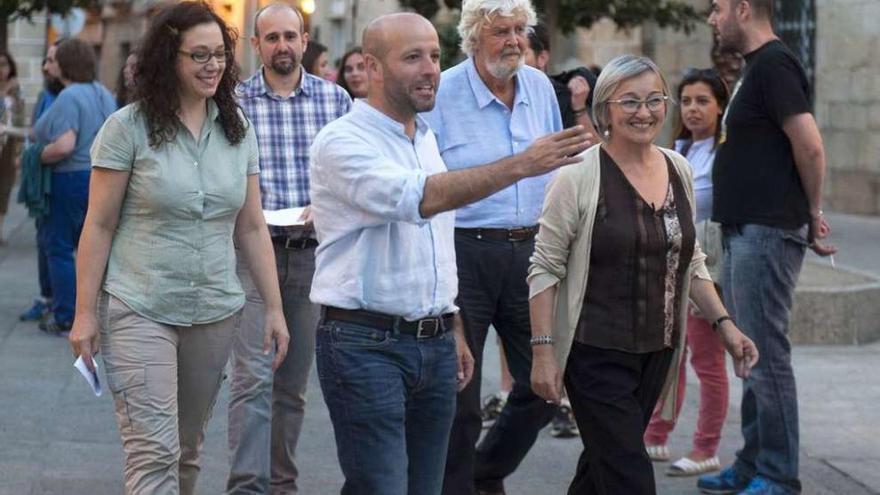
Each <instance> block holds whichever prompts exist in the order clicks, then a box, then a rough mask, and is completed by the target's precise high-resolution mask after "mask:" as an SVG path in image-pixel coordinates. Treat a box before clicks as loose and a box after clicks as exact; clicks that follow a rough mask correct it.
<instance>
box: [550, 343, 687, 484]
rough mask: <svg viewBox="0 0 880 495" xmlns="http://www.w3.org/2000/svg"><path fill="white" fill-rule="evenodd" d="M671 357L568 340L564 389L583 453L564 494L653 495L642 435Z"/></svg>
mask: <svg viewBox="0 0 880 495" xmlns="http://www.w3.org/2000/svg"><path fill="white" fill-rule="evenodd" d="M672 354H673V350H672V349H664V350H662V351H657V352H651V353H647V354H633V353H629V352H622V351H615V350H610V349H601V348H599V347H593V346H589V345H585V344H581V343H579V342H574V344H573V345H572V347H571V354H569V357H568V364H567V366H566V368H565V387H566V390H567V391H568V399H569V400H570V401H571V407H572V410H573V411H574V417H575V421H577V425H578V428H579V429H580V431H581V441H583V443H584V451H583V452H582V453H581V457H580V459H578V465H577V471H576V472H575V476H574V480H572V482H571V486H569V488H568V494H569V495H617V494H622V493H626V494H628V495H652V494H654V493H656V488H655V486H654V469H653V467H652V466H651V459H650V458H648V454H647V453H646V452H645V442H644V441H643V439H642V437H643V435H644V433H645V429H646V428H647V427H648V422H649V421H650V420H651V413H652V412H653V411H654V405H655V404H656V403H657V399H658V397H659V396H660V391H661V389H662V388H663V383H664V381H665V379H666V372H667V371H668V370H669V366H670V364H671V363H672Z"/></svg>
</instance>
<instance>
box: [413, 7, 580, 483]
mask: <svg viewBox="0 0 880 495" xmlns="http://www.w3.org/2000/svg"><path fill="white" fill-rule="evenodd" d="M536 22H537V19H536V15H535V10H534V8H533V6H532V5H531V3H530V2H529V0H469V1H465V2H464V4H463V5H462V13H461V22H460V23H459V26H458V31H459V34H460V35H461V39H462V43H461V46H462V50H463V51H464V52H465V53H466V54H467V55H468V58H467V59H466V60H465V61H463V62H461V63H460V64H458V65H456V66H455V67H452V68H450V69H448V70H446V71H445V72H443V74H442V78H441V84H440V89H439V91H438V93H437V103H436V106H435V107H434V110H433V111H432V112H430V113H429V114H427V116H426V119H427V120H428V122H429V124H430V125H431V128H432V129H433V130H434V133H435V134H436V136H437V142H438V145H439V148H440V153H441V155H442V156H443V161H444V162H445V163H446V166H447V167H448V168H449V170H460V169H467V168H471V167H477V166H481V165H483V164H485V163H490V162H493V161H496V160H498V159H501V158H504V157H507V156H510V155H514V154H516V153H519V152H520V151H522V150H525V149H526V148H528V147H529V145H531V144H532V142H533V141H534V140H536V139H537V138H540V137H541V136H544V135H546V134H549V133H553V132H557V131H559V130H561V129H562V122H561V117H560V114H559V106H558V105H557V101H556V94H555V93H554V91H553V86H552V85H551V83H550V81H549V79H547V76H546V75H544V74H543V73H542V72H540V71H538V70H537V69H534V68H532V67H528V66H525V65H524V53H525V50H526V46H527V44H528V31H529V29H530V26H533V25H535V24H536ZM581 131H582V132H583V139H585V140H586V139H589V138H590V136H589V135H588V134H586V131H583V130H582V129H581ZM549 180H550V175H543V176H538V177H531V178H527V179H523V180H520V181H518V182H516V183H514V184H512V185H511V186H509V187H507V188H505V189H503V190H501V191H498V192H497V193H495V194H493V195H491V196H489V197H488V198H486V199H483V200H481V201H477V202H475V203H473V204H470V205H468V206H465V207H463V208H460V209H458V210H457V213H456V220H455V227H456V228H455V251H456V257H457V265H458V279H459V294H458V299H457V304H458V306H459V307H460V308H461V316H462V319H463V321H464V327H465V335H466V338H467V341H468V344H469V346H470V348H471V352H472V353H473V355H474V358H475V361H476V365H475V373H474V379H473V380H472V381H471V382H470V384H469V385H468V386H467V387H466V388H465V389H464V390H462V391H461V392H460V393H459V396H458V406H457V407H458V410H457V412H456V418H455V423H454V425H453V428H452V433H451V437H450V441H449V453H448V456H447V462H446V476H445V480H444V487H443V491H444V493H447V494H454V495H467V494H473V493H480V494H483V493H486V494H497V493H504V485H503V480H504V478H505V477H506V476H507V475H509V474H510V473H512V472H513V471H514V470H515V469H516V467H517V466H518V465H519V463H520V462H521V461H522V459H523V457H525V455H526V453H527V452H528V451H529V449H530V448H531V446H532V445H533V444H534V442H535V439H536V438H537V435H538V431H540V429H541V428H543V427H544V426H545V425H546V424H547V423H548V422H549V421H550V419H551V418H552V416H553V414H554V411H555V410H556V406H554V405H553V404H547V403H546V402H545V401H544V400H543V399H541V398H539V397H538V396H536V395H535V394H534V393H533V392H532V391H531V389H530V387H529V373H530V369H531V362H532V351H531V345H530V337H531V333H530V332H531V330H530V325H529V307H528V292H529V291H528V287H527V285H526V272H527V270H528V267H529V257H530V256H531V254H532V251H533V249H534V237H535V234H536V233H537V231H538V226H537V225H538V217H539V216H540V213H541V206H542V203H543V200H544V189H545V186H546V185H547V183H548V181H549ZM489 325H493V326H494V327H495V330H496V331H497V333H498V335H499V337H500V338H501V341H502V343H503V347H504V352H505V355H506V357H507V362H508V365H509V368H510V371H511V374H512V375H513V378H514V382H515V384H514V387H513V390H512V391H511V393H510V395H509V397H508V399H507V403H506V404H505V406H504V409H503V411H502V412H501V415H500V417H499V418H498V420H497V421H496V422H495V424H494V425H493V426H492V428H491V429H490V430H489V432H488V434H487V435H486V437H485V438H484V440H483V441H482V442H481V443H480V445H479V447H476V443H477V439H478V438H479V436H480V430H481V426H482V422H481V419H480V367H481V362H482V354H483V345H484V344H485V341H486V334H487V332H488V328H489Z"/></svg>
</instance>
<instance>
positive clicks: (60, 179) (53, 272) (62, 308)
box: [44, 170, 90, 326]
mask: <svg viewBox="0 0 880 495" xmlns="http://www.w3.org/2000/svg"><path fill="white" fill-rule="evenodd" d="M89 176H90V172H89V171H88V170H82V171H76V172H57V173H54V174H52V192H51V194H50V195H49V216H48V218H47V219H46V223H45V230H44V235H45V238H44V242H45V245H46V257H47V258H46V259H47V261H48V266H49V280H50V281H51V283H52V295H53V296H54V298H53V299H52V312H53V313H54V315H55V322H56V323H58V324H59V325H66V326H69V325H70V324H72V323H73V312H74V306H75V304H76V268H75V265H74V257H73V255H74V251H76V246H77V244H79V236H80V234H81V233H82V229H83V223H84V222H85V219H86V207H87V206H88V203H89Z"/></svg>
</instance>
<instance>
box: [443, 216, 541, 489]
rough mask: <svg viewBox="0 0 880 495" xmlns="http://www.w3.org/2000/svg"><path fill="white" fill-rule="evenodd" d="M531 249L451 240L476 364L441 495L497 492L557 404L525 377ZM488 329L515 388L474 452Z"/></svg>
mask: <svg viewBox="0 0 880 495" xmlns="http://www.w3.org/2000/svg"><path fill="white" fill-rule="evenodd" d="M533 250H534V241H533V240H528V241H520V242H510V241H500V240H492V239H486V238H483V239H477V238H476V237H474V236H472V235H470V234H467V233H461V232H456V234H455V254H456V258H457V263H458V284H459V285H458V301H457V302H458V306H459V307H460V308H461V317H462V320H463V321H464V328H465V335H466V337H467V340H468V345H469V346H470V349H471V352H472V353H473V355H474V360H475V366H474V377H473V379H472V380H471V382H470V384H469V385H468V386H467V387H466V388H465V389H464V390H463V391H461V392H460V393H459V394H458V407H457V410H456V415H455V423H454V424H453V426H452V433H451V434H450V438H449V454H448V456H447V460H446V476H445V479H444V481H443V493H444V494H448V495H469V494H472V493H474V491H475V484H476V487H478V488H483V489H491V490H498V489H500V488H501V487H502V486H503V480H504V478H505V477H506V476H508V475H509V474H511V473H513V471H514V470H516V468H517V466H519V464H520V462H522V460H523V458H524V457H525V455H526V454H527V453H528V451H529V449H530V448H531V447H532V445H533V444H534V443H535V439H536V438H537V436H538V432H539V431H540V430H541V428H543V427H544V426H545V425H546V424H547V423H548V422H550V420H551V419H552V417H553V414H554V412H555V406H553V405H552V404H547V403H546V402H545V401H544V400H543V399H541V398H540V397H538V396H537V395H535V394H534V393H533V392H532V390H531V385H530V379H529V375H530V374H531V367H532V349H531V346H530V345H529V339H530V338H531V326H530V324H529V301H528V299H529V289H528V286H527V284H526V273H527V270H528V267H529V256H531V254H532V251H533ZM490 324H491V325H493V326H494V327H495V330H496V331H497V332H498V336H499V337H500V338H501V341H502V343H503V347H504V353H505V355H506V357H507V364H508V367H509V368H510V373H511V375H512V376H513V379H514V386H513V390H512V391H511V392H510V396H509V397H508V399H507V404H506V405H505V406H504V409H503V410H502V411H501V415H500V416H499V417H498V419H497V420H496V421H495V424H494V425H493V426H492V428H491V429H490V430H489V431H488V433H487V434H486V437H485V438H484V439H483V441H482V442H481V443H480V445H479V446H476V443H477V440H478V439H479V437H480V431H481V430H482V420H481V418H480V381H481V378H482V373H481V368H482V363H483V346H484V344H485V342H486V335H487V333H488V331H489V325H490Z"/></svg>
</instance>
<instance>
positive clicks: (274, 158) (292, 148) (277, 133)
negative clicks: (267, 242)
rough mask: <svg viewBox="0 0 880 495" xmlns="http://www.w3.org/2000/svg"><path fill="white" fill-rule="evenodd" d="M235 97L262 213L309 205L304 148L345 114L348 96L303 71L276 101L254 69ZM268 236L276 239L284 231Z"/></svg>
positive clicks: (307, 166) (334, 86) (276, 97)
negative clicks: (253, 146)
mask: <svg viewBox="0 0 880 495" xmlns="http://www.w3.org/2000/svg"><path fill="white" fill-rule="evenodd" d="M236 96H237V98H238V102H239V104H240V105H241V108H242V109H243V110H244V113H245V115H247V118H248V119H249V120H250V121H251V122H252V123H253V125H254V129H255V130H256V133H257V141H258V143H259V149H260V192H261V194H262V198H263V209H265V210H280V209H283V208H295V207H299V206H307V205H309V204H310V203H311V200H310V198H309V147H310V146H311V145H312V141H313V140H314V139H315V136H316V135H317V134H318V131H320V130H321V128H323V127H324V126H325V125H327V124H328V123H329V122H332V121H334V120H336V119H337V118H339V117H341V116H343V115H345V114H346V113H348V111H349V109H350V108H351V98H350V97H349V96H348V93H346V92H345V90H344V89H342V88H340V87H339V86H337V85H335V84H333V83H332V82H329V81H325V80H323V79H320V78H318V77H315V76H313V75H311V74H309V73H307V72H306V71H304V70H303V71H302V78H301V79H300V84H299V87H298V88H297V89H296V91H294V92H293V93H291V94H290V96H288V97H287V98H282V97H281V96H278V95H277V94H275V93H274V92H273V91H272V89H271V88H270V87H269V86H268V85H267V84H266V80H265V78H264V77H263V69H262V68H260V70H258V71H257V73H256V74H254V75H253V76H252V77H251V78H250V79H248V80H247V81H244V82H243V83H241V84H240V85H239V86H238V88H237V89H236ZM271 232H272V235H280V234H283V233H284V229H278V228H272V229H271Z"/></svg>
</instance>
